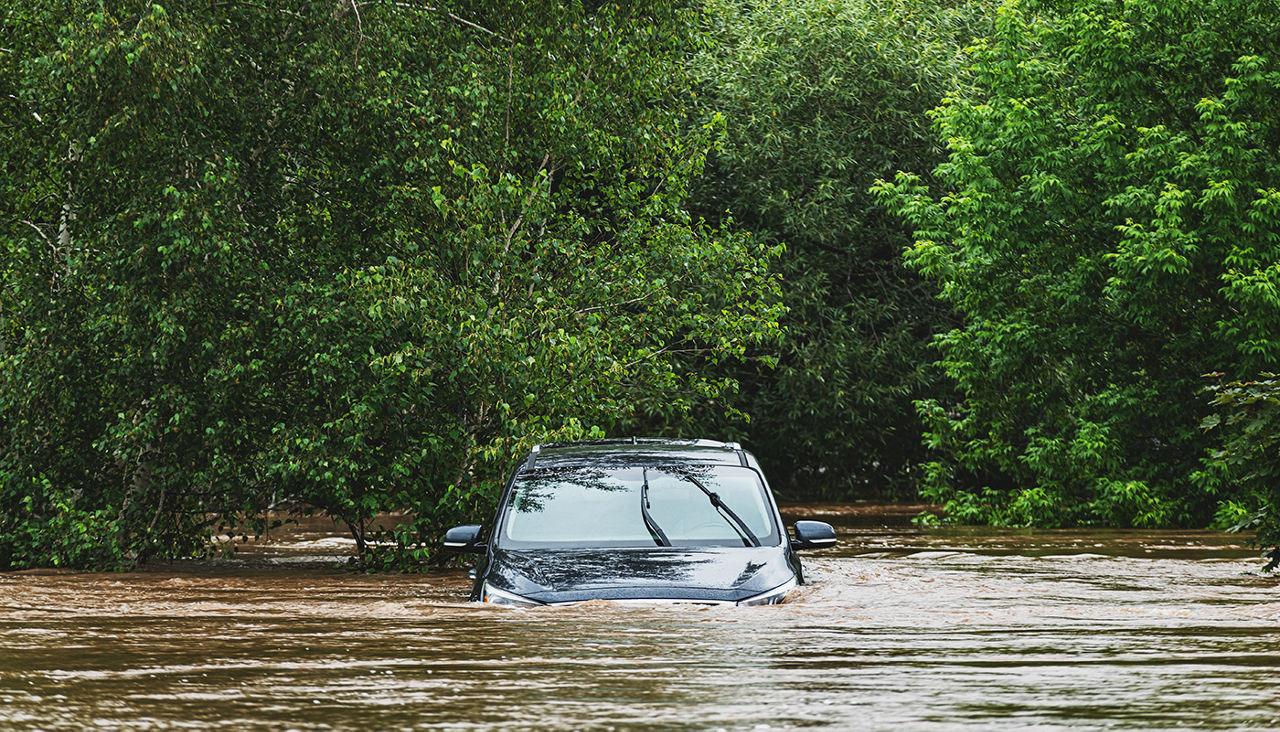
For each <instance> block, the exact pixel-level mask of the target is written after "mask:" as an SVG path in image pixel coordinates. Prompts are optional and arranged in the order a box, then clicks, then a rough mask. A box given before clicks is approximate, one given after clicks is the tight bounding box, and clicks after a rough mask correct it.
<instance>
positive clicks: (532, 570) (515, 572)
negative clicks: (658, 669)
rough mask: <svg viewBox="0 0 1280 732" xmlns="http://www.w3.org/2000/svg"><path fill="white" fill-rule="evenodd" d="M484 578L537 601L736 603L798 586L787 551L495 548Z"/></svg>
mask: <svg viewBox="0 0 1280 732" xmlns="http://www.w3.org/2000/svg"><path fill="white" fill-rule="evenodd" d="M485 575H486V576H485V579H486V581H488V582H489V583H491V584H492V585H493V586H495V587H497V588H499V589H503V590H507V591H509V592H514V593H516V594H519V595H523V596H525V597H529V598H532V599H534V600H538V601H540V602H579V601H582V600H595V599H604V600H626V599H673V600H709V601H715V602H738V601H740V600H744V599H746V598H748V597H751V596H753V595H758V594H760V593H761V592H766V591H768V590H771V589H773V588H775V587H778V586H780V585H782V584H784V583H786V582H787V581H789V580H792V579H799V578H798V577H797V576H796V571H795V569H794V568H793V567H792V565H791V563H790V561H789V560H788V556H787V552H786V550H785V548H784V547H781V546H773V547H742V548H737V547H654V548H642V549H527V550H518V551H517V550H503V549H495V550H494V552H493V556H492V558H491V561H490V563H489V567H488V571H487V572H486V573H485Z"/></svg>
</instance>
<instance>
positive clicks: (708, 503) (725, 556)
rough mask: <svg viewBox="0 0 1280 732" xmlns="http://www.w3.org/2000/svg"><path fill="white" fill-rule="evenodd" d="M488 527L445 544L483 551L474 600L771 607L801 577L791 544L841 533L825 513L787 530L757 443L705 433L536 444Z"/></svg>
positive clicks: (828, 539)
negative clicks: (750, 448)
mask: <svg viewBox="0 0 1280 732" xmlns="http://www.w3.org/2000/svg"><path fill="white" fill-rule="evenodd" d="M490 526H491V529H489V530H486V527H484V526H480V525H468V526H457V527H454V528H452V529H450V530H449V531H448V533H446V534H445V538H444V545H445V546H446V547H448V548H451V549H455V550H458V551H465V552H473V553H476V554H479V555H481V556H480V557H479V559H478V561H477V563H476V570H475V586H474V587H473V589H472V592H471V599H472V600H480V601H484V602H491V603H499V604H507V605H551V604H558V603H570V602H583V601H586V600H615V601H665V602H693V603H705V604H737V605H769V604H774V603H779V602H782V601H783V600H784V599H785V598H786V596H787V594H788V593H789V592H791V590H793V589H794V588H795V587H796V586H797V585H799V584H803V582H804V574H803V572H802V570H801V566H800V560H799V558H798V557H797V556H796V551H797V550H800V549H816V548H821V547H827V546H831V545H833V544H835V543H836V535H835V530H834V529H832V527H831V526H830V525H829V524H825V523H822V522H820V521H797V522H796V524H795V527H794V528H795V536H794V538H790V537H788V536H787V533H786V530H785V529H784V528H783V525H782V517H781V516H780V515H779V513H778V506H777V503H776V502H775V500H774V497H773V492H772V491H771V490H769V486H768V483H767V482H766V481H765V478H764V474H763V473H762V472H761V470H760V465H759V463H757V462H756V459H755V457H754V456H752V455H751V453H749V452H747V451H745V450H743V449H742V448H741V447H740V446H739V445H738V444H736V443H724V442H712V441H710V440H662V439H636V438H631V439H628V440H591V441H585V442H564V443H554V444H549V445H539V446H537V447H535V448H533V450H532V451H531V452H530V453H529V455H528V456H527V457H526V458H525V459H524V460H522V461H521V462H520V463H519V465H518V466H517V467H516V469H515V471H514V473H513V474H512V476H511V479H510V480H509V481H508V482H507V485H506V487H505V489H504V490H503V493H502V497H501V499H500V500H499V503H498V510H497V513H496V515H495V516H494V520H493V523H492V524H491V525H490Z"/></svg>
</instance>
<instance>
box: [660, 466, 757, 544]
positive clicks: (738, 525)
mask: <svg viewBox="0 0 1280 732" xmlns="http://www.w3.org/2000/svg"><path fill="white" fill-rule="evenodd" d="M672 475H675V476H676V477H679V478H681V479H683V480H687V481H689V482H690V483H693V484H694V485H696V486H698V489H699V490H701V491H702V492H703V493H706V494H707V498H709V499H711V505H712V506H715V507H716V511H717V513H719V514H720V515H721V516H723V517H724V519H725V521H727V522H729V525H730V526H732V527H733V529H734V531H737V532H738V533H739V534H741V535H742V543H743V546H760V540H759V539H757V538H756V535H755V534H753V533H751V529H749V528H747V522H746V521H743V520H742V517H741V516H739V515H738V514H736V513H734V511H733V509H732V508H729V504H727V503H725V502H724V500H723V499H721V498H720V494H719V493H715V492H713V491H711V490H710V489H708V488H707V487H706V486H705V485H703V484H702V481H700V480H698V479H697V478H695V477H693V476H692V475H685V474H683V473H674V472H673V473H672ZM648 485H649V481H648V478H646V479H645V487H648Z"/></svg>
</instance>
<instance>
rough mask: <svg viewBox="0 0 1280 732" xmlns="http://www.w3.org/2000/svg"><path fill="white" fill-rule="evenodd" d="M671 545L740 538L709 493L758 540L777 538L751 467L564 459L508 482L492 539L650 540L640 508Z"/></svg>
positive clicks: (558, 542)
mask: <svg viewBox="0 0 1280 732" xmlns="http://www.w3.org/2000/svg"><path fill="white" fill-rule="evenodd" d="M646 479H647V480H648V483H649V490H648V494H647V497H648V512H649V515H650V517H651V519H652V520H653V522H654V524H656V525H657V527H658V528H660V529H661V531H662V533H663V534H665V536H666V537H667V539H668V540H669V541H670V542H671V544H673V545H675V546H743V545H744V542H743V539H742V533H741V530H740V529H738V528H737V527H736V523H735V522H733V521H732V520H731V519H730V518H729V517H727V516H726V515H725V514H724V513H723V512H721V511H718V510H717V509H716V508H715V506H714V505H712V502H711V499H710V498H709V497H708V496H707V494H706V493H705V492H704V491H703V489H702V488H699V487H698V485H699V483H700V484H701V485H702V486H703V487H705V488H706V489H707V490H709V491H711V492H714V493H716V494H717V495H719V496H720V498H721V500H723V501H724V502H725V504H726V505H727V506H728V507H729V508H730V509H732V511H733V513H735V514H737V515H738V517H739V518H741V519H742V522H743V523H744V524H746V526H747V528H748V529H749V530H750V532H751V533H752V534H754V535H755V537H756V538H757V539H758V540H759V541H760V543H761V544H771V545H772V544H777V543H778V536H779V535H778V533H777V528H776V527H775V525H774V521H773V518H772V513H771V510H770V504H769V502H768V499H767V498H766V497H765V493H764V486H763V484H762V483H761V482H760V478H759V476H758V475H757V474H756V472H755V471H753V470H751V469H749V468H744V467H736V466H721V465H716V466H703V465H694V466H678V467H659V468H639V467H612V466H610V467H607V468H596V467H571V468H551V469H543V470H538V471H535V472H533V473H530V474H526V475H522V476H521V477H520V478H519V479H518V480H517V482H516V484H515V485H514V486H513V489H512V492H511V499H510V504H509V506H508V508H507V511H506V512H505V519H504V525H503V527H502V530H501V531H500V533H499V537H500V538H499V543H500V544H501V545H502V546H505V547H508V548H533V547H651V546H656V545H657V544H658V541H657V539H656V538H655V535H654V533H653V532H651V531H650V529H649V527H648V526H647V525H646V523H645V519H644V512H643V511H642V510H641V503H642V495H643V491H642V487H643V486H644V484H645V480H646Z"/></svg>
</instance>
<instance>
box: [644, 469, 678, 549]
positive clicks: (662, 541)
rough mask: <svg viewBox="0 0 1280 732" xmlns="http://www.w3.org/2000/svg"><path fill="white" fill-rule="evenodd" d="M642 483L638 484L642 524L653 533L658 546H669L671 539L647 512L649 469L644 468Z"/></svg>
mask: <svg viewBox="0 0 1280 732" xmlns="http://www.w3.org/2000/svg"><path fill="white" fill-rule="evenodd" d="M643 475H644V485H642V486H640V515H641V516H643V517H644V525H645V527H647V528H648V529H649V533H651V534H653V540H654V541H656V542H658V546H671V540H670V539H668V538H667V535H666V534H665V533H664V532H663V531H662V527H661V526H658V522H657V521H654V520H653V516H651V515H650V514H649V469H648V468H645V469H644V472H643Z"/></svg>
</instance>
